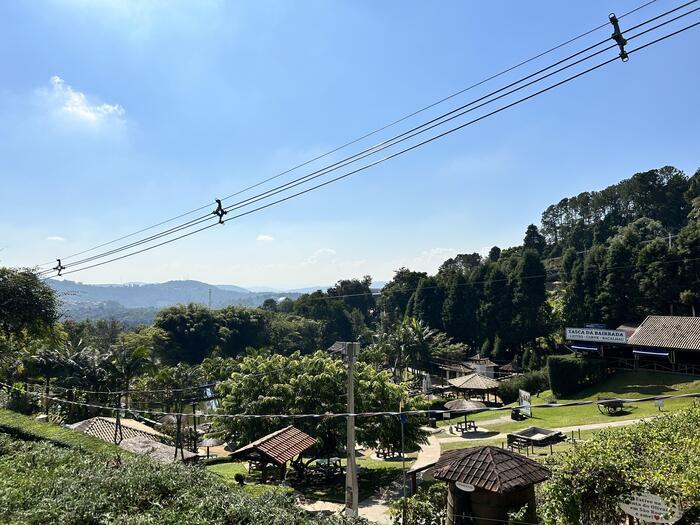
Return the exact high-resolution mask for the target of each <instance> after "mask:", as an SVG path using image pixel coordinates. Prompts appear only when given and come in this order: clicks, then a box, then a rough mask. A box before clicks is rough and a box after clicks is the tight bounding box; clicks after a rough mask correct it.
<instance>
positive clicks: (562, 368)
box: [547, 355, 607, 396]
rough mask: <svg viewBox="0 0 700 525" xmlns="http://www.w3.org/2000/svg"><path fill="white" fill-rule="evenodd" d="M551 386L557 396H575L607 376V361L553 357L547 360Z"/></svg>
mask: <svg viewBox="0 0 700 525" xmlns="http://www.w3.org/2000/svg"><path fill="white" fill-rule="evenodd" d="M547 369H548V370H549V385H550V388H551V389H552V392H553V393H554V395H555V396H565V395H568V394H575V393H576V392H579V391H580V390H582V389H583V388H585V387H587V386H590V385H594V384H596V383H598V382H599V381H601V380H603V379H604V378H605V376H606V375H607V366H606V362H605V359H593V358H588V357H582V356H578V355H551V356H549V358H548V359H547Z"/></svg>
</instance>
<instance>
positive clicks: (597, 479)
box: [538, 406, 700, 525]
mask: <svg viewBox="0 0 700 525" xmlns="http://www.w3.org/2000/svg"><path fill="white" fill-rule="evenodd" d="M699 434H700V407H698V406H694V407H691V408H689V409H686V410H683V411H679V412H676V413H674V414H669V415H665V416H661V417H657V418H655V419H653V420H650V421H644V422H642V423H639V424H636V425H631V426H629V427H624V428H615V429H607V430H603V431H601V432H599V433H598V434H596V435H595V436H594V437H593V438H592V439H591V440H590V441H589V442H587V443H586V444H585V445H582V446H578V447H575V448H573V449H569V450H567V451H566V452H563V453H561V454H556V455H554V456H551V457H550V458H549V459H548V467H550V468H551V470H552V477H551V478H550V479H549V481H546V482H545V483H543V484H541V485H540V486H539V488H538V501H539V514H540V517H541V518H542V519H543V520H544V523H545V524H546V525H568V524H571V523H583V524H612V523H623V518H624V514H623V513H622V511H621V510H620V509H619V506H618V504H619V501H620V498H621V497H622V496H624V495H627V494H629V493H632V492H648V493H652V494H656V495H659V496H661V497H662V498H664V499H665V500H666V501H667V502H669V503H671V504H674V503H675V504H678V505H680V507H681V508H682V509H683V510H684V515H683V518H682V519H681V521H678V522H677V525H688V524H691V523H698V521H697V520H698V517H700V439H698V435H699Z"/></svg>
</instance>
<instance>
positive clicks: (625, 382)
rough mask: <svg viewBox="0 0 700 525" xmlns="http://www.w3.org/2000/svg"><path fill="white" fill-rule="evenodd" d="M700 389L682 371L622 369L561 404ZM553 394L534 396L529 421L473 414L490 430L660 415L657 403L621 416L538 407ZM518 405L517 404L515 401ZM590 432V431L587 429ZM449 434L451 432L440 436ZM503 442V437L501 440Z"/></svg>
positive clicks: (678, 405)
mask: <svg viewBox="0 0 700 525" xmlns="http://www.w3.org/2000/svg"><path fill="white" fill-rule="evenodd" d="M698 392H700V380H698V378H697V377H694V376H685V375H679V374H664V373H659V372H633V371H618V372H616V373H614V374H613V375H611V376H610V377H608V378H607V379H606V380H604V381H602V382H600V383H599V384H597V385H594V386H592V387H589V388H586V389H584V390H582V391H581V392H579V393H578V394H576V395H573V396H569V397H567V398H559V399H558V401H559V402H560V403H565V402H567V401H583V400H595V399H597V398H598V397H623V398H641V397H647V396H655V395H667V394H689V393H698ZM551 397H553V395H552V393H551V392H550V391H546V392H543V393H541V394H540V395H539V397H537V398H533V409H532V415H533V417H532V418H529V419H526V420H525V421H512V420H511V419H510V412H509V411H502V412H482V413H480V414H475V415H474V416H472V417H470V418H471V419H474V420H476V421H478V422H479V425H480V426H483V427H485V428H487V429H488V430H489V431H490V432H494V433H504V432H506V433H507V432H512V431H514V430H520V429H523V428H526V427H529V426H532V425H535V426H540V427H545V428H562V427H575V426H582V425H590V424H596V423H610V422H612V421H622V420H629V419H639V418H643V417H649V416H654V415H658V414H659V410H658V408H657V407H656V406H655V405H654V402H653V401H651V402H644V403H637V404H635V403H630V404H629V408H628V409H627V410H625V411H623V412H621V413H619V414H617V415H614V416H611V415H607V414H601V413H600V411H599V410H598V407H597V406H596V405H584V406H577V407H566V408H540V409H538V408H537V405H538V404H543V403H546V402H547V399H549V398H551ZM693 402H694V400H693V399H692V398H689V399H671V400H666V401H664V408H663V411H664V412H675V411H677V410H680V409H682V408H685V407H687V406H689V405H691V404H692V403H693ZM514 404H515V403H514ZM461 420H463V417H459V418H454V419H451V420H448V421H444V422H441V425H443V426H444V425H447V424H450V423H451V424H456V423H458V422H459V421H461ZM586 435H589V432H586ZM440 437H443V438H444V437H448V436H447V435H444V434H443V435H439V436H438V438H440ZM501 441H502V439H501ZM484 443H489V444H493V443H494V441H493V439H491V440H489V439H485V440H479V441H478V442H476V441H474V442H472V443H464V444H463V443H445V444H443V450H446V449H451V448H462V447H466V446H474V445H478V444H484Z"/></svg>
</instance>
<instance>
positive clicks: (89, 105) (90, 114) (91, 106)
mask: <svg viewBox="0 0 700 525" xmlns="http://www.w3.org/2000/svg"><path fill="white" fill-rule="evenodd" d="M50 83H51V89H42V90H39V92H38V94H39V96H40V97H41V98H42V99H43V100H44V101H45V102H46V103H47V104H48V106H49V109H50V110H51V112H52V113H53V114H54V115H57V116H63V117H68V118H70V119H71V120H74V121H78V122H84V123H88V124H93V125H94V124H99V123H101V122H105V121H118V122H121V121H122V120H123V117H124V114H125V111H124V108H123V107H121V106H120V105H119V104H100V103H97V102H94V101H90V100H89V99H88V97H87V95H85V93H82V92H80V91H77V90H75V89H73V87H72V86H70V85H68V84H66V82H65V81H64V80H63V79H62V78H61V77H59V76H53V77H51V79H50Z"/></svg>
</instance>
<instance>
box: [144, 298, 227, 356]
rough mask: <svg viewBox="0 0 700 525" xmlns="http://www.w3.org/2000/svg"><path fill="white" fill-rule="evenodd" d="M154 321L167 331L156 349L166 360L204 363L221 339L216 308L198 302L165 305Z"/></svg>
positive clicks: (163, 330) (159, 327)
mask: <svg viewBox="0 0 700 525" xmlns="http://www.w3.org/2000/svg"><path fill="white" fill-rule="evenodd" d="M154 325H155V326H156V328H158V329H160V330H162V333H163V335H164V338H163V339H162V340H161V341H159V344H158V346H157V347H156V353H157V354H158V356H159V357H160V358H161V359H162V360H163V361H164V362H166V363H177V362H181V361H182V362H186V363H190V364H194V363H201V362H202V360H203V359H204V358H205V357H207V356H208V355H210V354H211V352H212V351H213V350H214V348H215V347H216V346H217V345H218V344H219V341H220V339H219V337H220V336H219V327H218V323H217V320H216V317H215V311H214V310H211V309H209V308H207V307H205V306H202V305H199V304H188V305H187V306H184V305H178V306H172V307H170V308H165V309H164V310H161V311H160V312H159V313H158V316H157V317H156V320H155V323H154Z"/></svg>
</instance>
